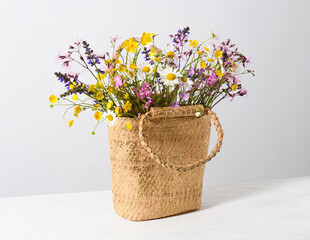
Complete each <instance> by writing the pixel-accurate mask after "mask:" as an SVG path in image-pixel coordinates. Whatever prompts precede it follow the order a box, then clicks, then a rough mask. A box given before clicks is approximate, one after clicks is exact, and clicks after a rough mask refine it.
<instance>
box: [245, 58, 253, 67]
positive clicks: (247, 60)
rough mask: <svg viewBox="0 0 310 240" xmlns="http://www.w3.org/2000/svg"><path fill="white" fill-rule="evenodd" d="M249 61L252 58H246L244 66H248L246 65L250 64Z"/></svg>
mask: <svg viewBox="0 0 310 240" xmlns="http://www.w3.org/2000/svg"><path fill="white" fill-rule="evenodd" d="M251 59H252V57H248V58H247V59H246V60H245V62H244V63H245V64H246V65H248V64H251Z"/></svg>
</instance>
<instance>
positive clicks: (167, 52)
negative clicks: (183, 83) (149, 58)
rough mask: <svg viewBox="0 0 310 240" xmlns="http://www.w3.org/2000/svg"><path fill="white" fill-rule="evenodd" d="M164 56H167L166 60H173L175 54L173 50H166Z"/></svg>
mask: <svg viewBox="0 0 310 240" xmlns="http://www.w3.org/2000/svg"><path fill="white" fill-rule="evenodd" d="M164 56H167V58H168V59H173V58H175V52H174V51H173V49H167V50H165V51H164Z"/></svg>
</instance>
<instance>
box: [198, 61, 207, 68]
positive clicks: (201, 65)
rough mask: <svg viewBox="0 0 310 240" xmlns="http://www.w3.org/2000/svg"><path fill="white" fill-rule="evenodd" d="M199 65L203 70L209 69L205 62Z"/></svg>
mask: <svg viewBox="0 0 310 240" xmlns="http://www.w3.org/2000/svg"><path fill="white" fill-rule="evenodd" d="M199 65H200V67H202V68H206V67H207V64H206V63H205V62H203V61H201V62H200V64H199Z"/></svg>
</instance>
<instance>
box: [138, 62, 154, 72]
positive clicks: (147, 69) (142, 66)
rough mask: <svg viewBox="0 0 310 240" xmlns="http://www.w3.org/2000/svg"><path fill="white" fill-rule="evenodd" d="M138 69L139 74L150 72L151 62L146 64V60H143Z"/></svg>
mask: <svg viewBox="0 0 310 240" xmlns="http://www.w3.org/2000/svg"><path fill="white" fill-rule="evenodd" d="M138 70H139V73H141V74H150V73H151V72H152V70H153V67H152V65H151V64H148V63H147V62H143V63H141V64H140V66H139V68H138Z"/></svg>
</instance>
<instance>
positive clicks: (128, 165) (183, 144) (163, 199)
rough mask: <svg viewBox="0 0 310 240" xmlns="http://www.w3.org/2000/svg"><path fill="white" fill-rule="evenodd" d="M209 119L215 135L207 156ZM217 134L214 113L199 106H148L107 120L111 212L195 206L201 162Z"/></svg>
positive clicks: (152, 212)
mask: <svg viewBox="0 0 310 240" xmlns="http://www.w3.org/2000/svg"><path fill="white" fill-rule="evenodd" d="M197 112H200V116H199V117H197V116H196V113H197ZM211 120H212V122H213V123H214V126H215V128H216V130H217V135H218V139H217V143H216V145H215V147H214V149H213V150H212V151H211V153H210V154H209V155H208V156H207V152H208V146H209V140H210V130H211ZM126 122H129V123H130V124H131V125H132V127H133V128H132V131H130V130H128V129H127V128H125V127H124V126H125V124H126ZM222 140H223V131H222V128H221V125H220V123H219V121H218V118H217V117H216V115H215V113H213V112H212V111H211V110H209V109H204V107H203V106H185V107H179V108H177V109H172V108H171V107H154V108H151V110H150V112H148V113H147V114H145V115H144V116H143V117H142V118H141V119H133V118H121V117H120V118H119V119H118V121H117V124H116V126H114V127H112V126H109V141H110V157H111V172H112V185H113V203H114V209H115V211H116V213H117V214H118V215H120V216H122V217H124V218H127V219H130V220H134V221H141V220H148V219H155V218H162V217H166V216H171V215H176V214H180V213H185V212H189V211H193V210H196V209H198V208H199V207H200V204H201V195H202V183H203V175H204V169H205V165H206V162H207V161H209V160H211V158H213V157H214V156H215V155H216V153H217V152H218V151H219V150H220V148H221V145H222Z"/></svg>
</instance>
